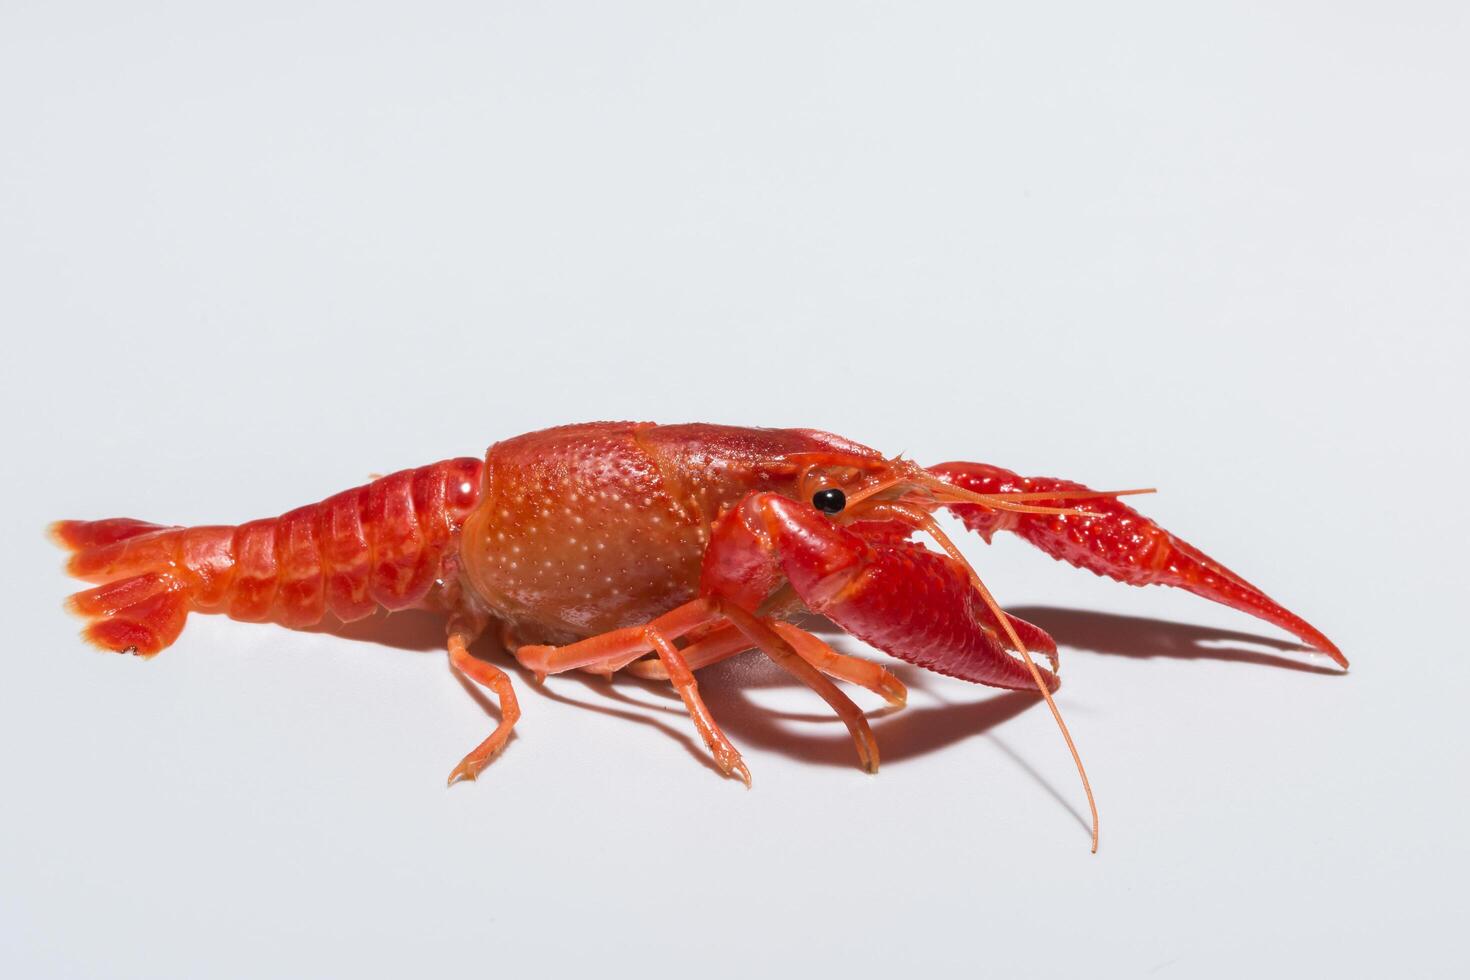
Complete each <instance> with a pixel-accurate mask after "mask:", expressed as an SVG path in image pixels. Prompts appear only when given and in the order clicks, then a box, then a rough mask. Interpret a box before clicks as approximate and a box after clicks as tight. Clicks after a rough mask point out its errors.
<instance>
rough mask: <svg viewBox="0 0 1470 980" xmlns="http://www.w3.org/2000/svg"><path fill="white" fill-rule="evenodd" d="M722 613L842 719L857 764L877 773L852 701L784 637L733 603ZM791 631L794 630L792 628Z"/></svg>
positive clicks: (869, 733) (868, 733)
mask: <svg viewBox="0 0 1470 980" xmlns="http://www.w3.org/2000/svg"><path fill="white" fill-rule="evenodd" d="M722 611H723V612H724V614H725V615H726V616H727V617H729V619H730V621H731V622H732V623H734V624H735V626H736V628H737V629H739V630H740V632H742V633H744V634H745V635H746V637H747V638H749V639H750V641H751V642H752V643H754V644H755V645H756V646H758V647H760V648H761V650H762V651H763V652H764V653H765V654H766V656H768V657H770V658H771V659H772V660H774V661H775V662H776V663H777V664H778V665H779V666H781V667H782V668H784V669H785V670H786V671H787V672H788V673H790V674H791V675H792V676H793V677H795V678H796V679H797V680H799V681H801V682H802V683H803V684H805V685H806V686H807V687H809V688H811V689H812V690H813V691H816V692H817V693H818V694H819V695H821V697H822V700H823V701H826V702H827V704H829V705H831V707H832V710H833V711H835V712H837V717H839V718H841V719H842V722H843V724H845V725H846V726H847V730H848V731H849V732H851V733H852V740H853V744H855V745H856V746H857V753H858V763H859V764H860V765H861V766H862V767H863V768H864V769H865V770H867V771H868V772H877V771H878V742H877V740H876V739H874V738H873V730H872V729H871V728H869V727H868V719H867V718H866V717H864V716H863V713H862V710H861V709H859V708H858V706H857V705H855V704H853V703H852V699H851V698H849V697H848V696H847V695H846V694H843V693H842V692H841V691H839V690H838V689H837V686H836V685H835V684H833V683H832V682H831V681H829V680H827V678H825V677H823V676H822V673H821V671H819V670H817V668H815V667H813V666H812V665H811V664H809V663H807V662H806V660H804V659H803V658H802V657H801V655H800V654H798V653H797V652H796V650H794V649H793V648H792V646H791V644H790V643H789V642H788V641H787V640H786V639H785V638H784V637H782V636H781V635H780V634H779V633H777V632H776V631H775V630H773V629H772V628H771V627H770V626H767V625H766V624H765V622H763V621H762V620H760V619H757V618H756V617H755V616H752V615H751V614H750V613H748V612H746V611H745V610H743V609H741V608H739V607H738V606H735V605H734V604H733V603H732V604H730V605H728V606H727V607H726V608H724V609H723V610H722ZM792 628H793V629H795V627H792ZM813 639H815V637H813ZM818 642H820V641H818Z"/></svg>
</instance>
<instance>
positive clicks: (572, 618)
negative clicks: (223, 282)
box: [51, 422, 1347, 850]
mask: <svg viewBox="0 0 1470 980" xmlns="http://www.w3.org/2000/svg"><path fill="white" fill-rule="evenodd" d="M1141 492H1147V491H1141V490H1125V491H1094V490H1090V489H1088V488H1087V487H1084V486H1082V485H1081V484H1078V483H1072V482H1069V481H1066V480H1056V479H1049V478H1038V477H1021V476H1018V475H1016V474H1015V473H1012V472H1010V471H1009V470H1004V469H1001V468H999V467H996V466H989V465H985V464H982V463H966V462H953V463H941V464H939V465H937V466H928V467H925V466H920V465H918V464H917V463H914V462H911V461H908V460H905V459H901V458H888V457H885V456H883V455H882V454H880V453H878V452H875V451H874V450H872V449H869V448H867V447H866V446H862V445H859V444H858V443H855V442H850V441H848V440H847V439H843V438H841V437H838V436H835V435H831V434H829V433H825V432H818V431H815V430H811V429H753V428H736V427H730V426H720V425H702V424H692V425H653V424H646V423H625V422H598V423H591V424H586V425H569V426H562V427H560V428H554V429H547V430H545V431H542V432H533V433H530V434H527V435H522V436H517V437H516V438H513V439H507V440H505V441H503V442H499V443H496V444H495V445H493V446H491V447H490V449H489V450H488V451H487V453H486V454H485V457H484V459H483V460H480V459H475V458H461V459H451V460H445V461H443V462H439V463H434V464H432V465H429V466H424V467H420V468H417V469H411V470H404V471H402V472H398V473H394V474H392V475H390V476H385V477H382V478H380V479H377V480H374V481H372V482H370V483H368V484H366V485H364V486H360V487H357V488H355V489H352V490H347V491H344V492H342V493H339V494H337V495H336V496H333V497H329V498H327V499H326V500H323V501H322V502H320V503H316V504H311V505H309V506H306V507H302V508H299V509H297V510H293V511H290V512H289V513H286V514H282V515H281V516H279V517H272V518H267V519H264V520H257V521H251V522H248V523H245V524H240V525H236V526H208V527H167V526H162V525H158V524H149V523H145V522H143V521H137V520H132V519H129V518H114V519H110V520H100V521H61V522H58V523H56V524H54V525H52V529H51V530H52V534H53V536H54V537H55V539H56V540H57V541H58V542H59V543H60V544H61V545H62V546H64V547H65V548H67V549H69V550H70V551H71V552H72V554H71V558H70V561H69V563H68V566H67V567H68V570H69V571H70V572H71V574H72V575H75V576H77V577H79V578H82V579H85V580H87V581H89V582H92V583H96V587H95V588H92V589H89V590H87V591H83V592H78V593H76V594H75V595H73V596H71V598H70V599H69V600H68V607H69V608H70V609H71V610H72V611H73V612H75V613H78V614H80V615H81V616H83V617H85V618H86V619H87V620H88V625H87V627H86V629H85V631H84V634H83V635H84V636H85V637H86V639H87V640H89V641H90V642H92V643H93V644H95V645H96V646H99V647H101V648H103V649H105V650H112V651H119V652H130V653H136V654H140V655H143V656H152V655H153V654H156V653H158V652H159V651H160V650H162V649H163V648H164V647H167V646H168V645H170V644H171V643H173V642H174V640H176V639H177V638H178V636H179V633H180V631H181V630H182V629H183V627H184V621H185V620H186V619H187V617H188V615H189V614H190V613H191V612H200V613H223V614H225V615H226V616H229V617H230V618H232V619H236V620H242V621H245V622H263V621H272V622H276V623H280V624H283V625H286V626H292V627H305V626H310V625H313V624H316V623H319V622H321V621H322V620H324V619H325V618H327V617H335V618H336V619H337V620H340V621H343V622H347V621H351V620H356V619H361V618H363V617H365V616H368V615H371V614H372V613H374V612H375V611H376V610H378V609H380V608H383V609H388V610H399V609H407V608H428V609H432V610H438V611H442V612H443V613H444V614H445V615H446V617H447V647H448V652H449V660H450V663H451V664H452V665H453V666H454V668H455V669H457V670H459V671H461V672H462V673H463V674H464V675H466V676H468V677H469V678H471V679H473V680H474V681H475V682H477V683H479V684H480V685H482V686H484V687H485V688H487V689H489V690H490V691H491V692H492V693H493V694H494V695H495V696H496V697H497V699H498V701H499V706H500V721H499V724H498V726H497V727H496V729H495V731H494V732H492V733H491V735H490V736H489V737H488V738H486V739H485V740H484V741H483V742H482V743H481V744H480V745H479V746H478V747H476V748H475V749H474V750H473V751H471V752H470V753H469V754H468V755H467V756H465V758H464V759H463V761H461V762H460V763H459V765H458V766H456V767H455V768H454V771H453V772H452V773H451V774H450V777H449V782H450V783H451V784H452V783H455V782H457V781H459V780H463V779H474V778H475V777H476V776H478V775H479V773H480V772H481V770H483V769H484V768H485V766H486V764H487V763H489V762H490V760H491V759H492V758H494V757H495V756H496V754H497V753H499V752H500V751H501V750H502V749H503V748H504V747H505V745H506V743H507V741H508V740H509V738H510V735H511V732H512V730H513V728H514V726H515V724H516V722H517V720H518V719H519V717H520V707H519V705H518V703H517V701H516V695H515V691H514V689H513V687H512V685H511V681H510V677H509V676H508V675H507V674H506V673H505V672H504V671H503V670H501V669H500V668H499V667H497V666H495V665H494V664H492V663H490V662H488V661H486V660H483V659H480V658H478V657H475V656H472V655H471V654H470V652H469V648H470V645H471V643H472V642H474V640H475V639H476V638H477V637H479V636H480V635H481V634H482V633H484V632H485V631H486V630H488V629H491V628H492V627H494V628H495V629H497V630H498V631H499V635H500V638H501V640H502V641H503V642H504V645H505V647H506V649H507V650H508V651H510V652H511V653H512V654H513V655H514V657H515V658H516V660H518V661H519V662H520V663H521V664H522V665H523V666H524V667H526V668H528V669H529V670H530V671H532V672H533V673H534V674H535V675H536V677H537V678H538V680H541V679H544V678H545V676H546V675H548V674H556V673H561V672H563V671H569V670H586V671H592V672H597V673H602V674H612V673H614V672H616V671H622V670H627V671H629V672H631V673H633V674H636V675H638V676H641V677H644V678H650V679H655V680H660V681H667V682H668V683H670V684H672V686H673V688H674V689H675V690H676V691H677V692H678V694H679V697H680V698H681V699H682V700H683V703H684V705H685V707H686V708H687V709H688V712H689V716H690V718H691V720H692V721H693V724H694V726H695V728H696V729H697V730H698V731H699V734H700V736H701V737H702V738H703V740H704V742H705V744H706V745H707V746H708V747H709V749H710V752H711V753H712V754H713V756H714V759H715V761H716V763H717V764H718V766H719V768H720V769H721V770H722V771H723V772H724V773H725V774H726V775H728V776H733V777H736V778H739V779H741V780H743V781H744V782H745V783H746V784H747V785H748V784H749V782H750V773H749V770H748V769H747V768H746V765H745V763H744V761H743V760H742V759H741V756H740V753H739V752H738V751H737V750H736V748H735V747H734V746H733V745H732V744H731V743H730V741H729V739H727V738H726V737H725V735H724V733H723V732H722V731H721V730H720V726H719V725H718V723H717V722H716V721H715V719H714V718H713V717H712V716H711V714H710V712H709V710H708V709H707V708H706V707H705V704H704V701H703V700H702V698H701V696H700V692H699V685H698V683H697V682H696V680H695V671H697V670H698V669H699V668H701V667H704V666H707V665H709V664H712V663H714V662H716V661H718V660H722V659H724V658H727V657H731V656H734V655H735V654H738V653H741V652H744V651H747V650H751V649H756V650H759V651H761V652H762V653H763V654H765V655H766V656H768V657H770V658H771V659H772V660H773V661H775V662H776V663H777V664H779V665H780V666H781V667H782V668H783V669H785V670H786V671H789V672H790V673H791V674H792V675H793V676H794V677H796V678H797V679H798V680H800V681H801V682H802V683H803V684H805V685H806V686H808V687H810V688H811V689H812V690H813V691H815V692H816V693H817V694H818V695H819V696H821V698H822V699H823V700H825V701H826V702H827V704H829V705H830V706H831V708H832V710H833V711H835V712H836V714H837V715H838V717H840V718H841V719H842V721H843V722H844V723H845V724H846V725H847V728H848V729H849V731H850V732H851V734H852V737H853V740H854V742H855V743H856V746H857V754H858V758H859V761H860V763H861V765H862V767H863V768H865V769H867V770H869V771H876V770H877V768H878V746H877V744H876V742H875V741H874V738H873V733H872V731H871V729H870V728H869V726H868V722H867V720H866V718H865V717H864V714H863V712H862V711H861V710H859V709H858V707H857V705H855V704H854V703H853V702H852V700H851V699H849V698H848V696H847V695H846V694H844V693H843V692H842V691H841V690H840V689H839V688H838V687H837V686H836V685H835V684H834V683H833V680H834V679H835V680H839V681H843V682H845V683H850V684H855V685H857V686H860V687H863V688H866V689H868V690H870V691H873V692H874V693H876V694H878V695H879V696H881V697H882V698H884V699H885V700H886V701H887V702H889V703H890V704H892V705H902V704H903V703H904V701H905V699H906V696H907V692H906V690H905V688H904V685H903V683H902V682H900V681H899V679H898V678H897V677H895V676H894V675H893V674H892V673H891V672H889V671H888V670H886V669H885V668H884V667H883V666H881V665H880V664H876V663H872V662H869V661H866V660H862V659H859V658H856V657H853V656H849V655H847V654H844V653H840V652H838V651H837V650H834V649H833V648H832V647H831V646H830V645H828V644H827V643H826V642H825V641H824V640H822V639H821V638H820V637H818V636H816V635H814V634H813V633H811V632H809V631H808V630H806V629H804V628H802V627H801V626H799V625H797V621H798V620H799V619H800V617H802V616H803V615H805V614H808V613H817V614H820V615H821V616H825V617H826V618H827V619H829V620H830V621H831V622H832V623H834V624H836V625H837V626H838V627H840V628H841V629H843V630H845V631H846V632H848V633H850V634H851V635H852V636H854V637H856V638H858V639H859V640H861V641H863V642H864V643H867V644H869V645H871V646H873V647H875V648H876V649H878V650H881V651H883V652H884V653H886V654H889V655H890V656H893V657H896V658H898V659H900V660H904V661H907V662H909V663H912V664H916V665H918V666H920V667H923V668H927V669H929V670H933V671H938V672H939V673H941V674H947V675H949V676H952V677H957V678H960V679H962V680H966V681H972V682H975V683H978V684H988V685H991V686H994V687H1004V688H1029V687H1035V688H1036V689H1037V690H1038V691H1039V692H1040V693H1041V695H1042V696H1043V697H1044V698H1045V699H1046V702H1047V704H1048V705H1049V707H1050V708H1051V711H1052V713H1053V714H1054V716H1055V717H1056V720H1057V723H1058V724H1059V725H1060V726H1061V730H1062V733H1063V736H1064V737H1065V738H1066V741H1067V745H1068V748H1069V749H1070V750H1071V752H1072V756H1073V759H1074V761H1075V762H1076V764H1077V768H1078V772H1079V774H1081V777H1082V781H1083V785H1084V788H1085V789H1086V791H1087V797H1088V802H1089V805H1090V806H1091V808H1092V819H1093V837H1092V846H1093V849H1094V850H1096V848H1097V808H1096V806H1095V804H1093V801H1092V791H1091V788H1090V787H1088V786H1087V777H1086V774H1085V771H1084V770H1083V769H1082V763H1081V760H1080V758H1079V757H1078V755H1077V750H1076V748H1075V746H1073V744H1072V739H1071V736H1070V735H1069V734H1067V729H1066V726H1065V724H1064V723H1063V722H1062V719H1061V715H1060V713H1058V712H1057V708H1056V704H1055V702H1054V701H1053V700H1052V692H1053V691H1054V690H1055V689H1056V687H1057V684H1058V680H1057V674H1056V669H1057V647H1056V643H1055V642H1054V641H1053V640H1052V638H1051V637H1050V636H1048V635H1047V634H1046V632H1044V631H1043V630H1042V629H1040V628H1039V627H1037V626H1034V625H1032V624H1030V623H1028V622H1026V621H1024V620H1022V619H1018V618H1016V617H1014V616H1010V615H1008V614H1007V613H1006V612H1004V611H1003V610H1002V609H1001V607H1000V606H999V604H997V603H996V601H995V599H994V598H993V597H992V596H991V594H990V592H989V590H988V589H987V588H986V586H985V584H984V583H983V582H982V581H981V579H980V577H979V575H977V574H976V572H975V570H974V568H973V567H972V566H971V565H970V563H969V562H968V561H966V559H965V557H964V555H963V554H962V553H961V552H960V551H959V549H958V548H956V547H955V545H954V544H953V542H952V541H951V540H950V539H949V537H948V536H947V535H946V534H945V533H944V531H943V530H942V529H941V527H940V526H939V525H938V524H937V523H936V521H935V519H934V513H935V511H936V510H938V509H940V508H944V509H947V510H948V511H950V512H951V513H952V514H953V515H955V516H956V517H958V518H959V520H960V521H961V522H963V523H964V525H965V526H966V527H968V528H969V529H970V530H972V531H977V532H979V533H980V534H981V535H982V536H983V537H984V538H985V539H986V540H987V541H989V540H990V538H991V536H992V535H993V534H995V533H996V532H998V531H1011V532H1013V533H1015V534H1018V535H1020V536H1021V537H1023V538H1025V539H1026V540H1027V541H1029V542H1031V543H1032V544H1033V545H1035V546H1036V547H1038V548H1040V549H1041V550H1043V551H1045V552H1046V553H1048V554H1050V555H1052V556H1053V557H1054V558H1059V559H1062V560H1064V561H1067V562H1070V563H1071V564H1073V565H1076V566H1079V567H1081V568H1086V569H1089V570H1091V571H1093V572H1095V573H1097V574H1099V575H1106V576H1109V577H1111V578H1114V579H1117V580H1118V581H1121V582H1126V583H1128V584H1130V585H1170V586H1176V587H1178V588H1182V589H1187V590H1189V591H1190V592H1193V593H1195V594H1196V595H1200V596H1203V597H1205V598H1207V599H1212V600H1214V601H1216V602H1220V603H1224V604H1225V605H1227V606H1231V607H1233V608H1235V609H1239V610H1241V611H1243V612H1247V613H1250V614H1252V615H1254V616H1258V617H1260V618H1261V619H1263V620H1266V621H1267V622H1270V623H1273V624H1275V625H1276V626H1279V627H1281V628H1283V629H1285V630H1288V631H1289V632H1291V633H1293V634H1295V635H1296V636H1297V637H1298V638H1299V639H1301V640H1302V641H1303V642H1304V643H1306V644H1307V645H1308V646H1310V647H1313V648H1315V649H1317V650H1320V651H1323V652H1325V653H1327V654H1329V655H1330V656H1331V657H1332V658H1333V659H1334V660H1336V661H1337V663H1339V664H1340V665H1342V666H1344V667H1346V666H1347V661H1346V659H1345V658H1344V657H1343V655H1342V653H1341V652H1340V651H1339V650H1338V649H1337V647H1336V646H1334V645H1333V643H1332V642H1331V641H1330V640H1328V639H1327V637H1325V636H1324V635H1322V634H1321V633H1320V632H1318V631H1317V630H1316V629H1314V628H1313V627H1312V626H1310V625H1308V624H1307V623H1306V622H1305V621H1304V620H1302V619H1300V618H1299V617H1297V616H1296V615H1294V614H1292V613H1291V612H1288V611H1287V610H1286V609H1285V608H1283V607H1282V606H1280V605H1278V604H1277V603H1276V602H1274V601H1273V600H1271V599H1270V598H1268V597H1267V596H1266V595H1265V593H1263V592H1262V591H1261V590H1260V589H1257V588H1256V587H1255V586H1253V585H1251V584H1250V583H1248V582H1246V581H1245V580H1244V579H1242V578H1241V577H1240V576H1239V575H1236V574H1235V573H1234V572H1232V571H1230V570H1229V569H1227V568H1225V567H1224V566H1222V565H1220V564H1219V563H1218V562H1216V561H1214V560H1212V559H1211V558H1209V557H1208V556H1207V555H1205V554H1204V553H1203V552H1201V551H1199V550H1198V549H1196V548H1194V547H1192V546H1191V545H1189V544H1187V543H1185V542H1184V541H1182V540H1180V539H1179V538H1177V537H1175V536H1174V535H1172V534H1170V533H1169V532H1168V531H1165V530H1164V529H1163V528H1161V527H1159V526H1158V525H1157V524H1155V523H1154V522H1153V521H1151V520H1149V519H1148V518H1147V517H1144V516H1143V515H1141V514H1140V513H1138V512H1137V511H1136V510H1134V509H1132V508H1131V507H1129V506H1128V505H1127V504H1125V503H1123V502H1122V501H1121V500H1120V499H1119V498H1121V497H1123V496H1125V495H1127V494H1132V493H1141ZM915 535H924V536H927V537H928V538H929V539H930V540H931V541H932V542H933V543H934V545H936V546H937V548H938V550H934V549H931V548H928V547H924V546H922V545H921V544H918V543H915V542H914V540H913V538H914V537H915ZM1033 655H1035V656H1037V657H1040V658H1041V659H1042V660H1044V661H1045V662H1046V663H1045V664H1044V665H1043V664H1039V663H1037V662H1036V661H1035V660H1034V659H1033Z"/></svg>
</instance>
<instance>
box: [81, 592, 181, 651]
mask: <svg viewBox="0 0 1470 980" xmlns="http://www.w3.org/2000/svg"><path fill="white" fill-rule="evenodd" d="M66 607H67V609H68V610H69V611H71V612H73V613H76V614H77V615H79V616H82V617H83V618H85V619H87V620H89V621H90V622H89V623H88V625H87V628H86V629H84V630H82V636H83V638H84V639H86V641H87V642H88V643H91V644H92V645H93V646H95V647H98V648H100V649H102V650H106V651H110V652H114V653H133V654H138V655H139V656H143V657H151V656H153V655H154V654H155V653H158V652H159V651H160V650H162V649H163V648H164V647H167V646H168V645H169V644H171V643H173V642H174V640H176V639H178V637H179V634H180V633H181V632H183V629H184V620H185V619H187V618H188V616H189V595H188V592H187V591H186V590H185V588H184V586H183V583H181V582H180V581H179V580H178V579H177V578H175V577H174V576H173V575H170V574H168V573H167V572H149V573H147V574H144V575H135V576H132V577H131V578H125V579H119V580H118V581H115V582H109V583H107V584H106V585H99V586H98V587H97V588H95V589H87V590H86V591H83V592H78V593H76V594H75V595H73V596H71V597H70V598H69V599H67V601H66Z"/></svg>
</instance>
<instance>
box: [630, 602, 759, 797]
mask: <svg viewBox="0 0 1470 980" xmlns="http://www.w3.org/2000/svg"><path fill="white" fill-rule="evenodd" d="M646 636H647V638H648V642H649V643H650V644H651V645H652V646H653V649H654V651H655V652H656V653H657V654H658V658H659V660H661V661H662V662H663V665H664V669H665V670H667V671H668V672H669V681H670V682H671V683H672V684H673V685H674V690H676V691H678V692H679V697H681V698H683V700H684V707H685V708H687V709H688V711H689V717H690V718H691V719H693V721H694V727H695V728H697V729H698V730H699V736H700V738H702V739H704V744H705V745H707V746H709V750H710V753H711V754H712V755H714V757H715V763H716V764H717V765H718V766H719V767H720V771H721V772H723V773H724V774H725V775H727V776H729V775H731V774H732V773H733V774H734V775H735V776H736V777H737V778H738V779H740V780H741V781H742V782H744V783H745V785H746V786H747V787H748V786H750V770H749V769H747V768H746V767H745V763H744V762H743V761H742V760H741V758H740V753H739V752H738V751H737V750H736V749H735V746H733V745H731V744H730V740H729V739H728V738H726V737H725V733H724V732H722V731H720V726H719V725H717V724H715V720H714V718H712V717H711V716H710V713H709V709H708V708H707V707H705V705H704V699H703V698H701V697H700V696H699V685H698V684H696V683H695V682H694V672H693V671H692V670H690V669H689V665H688V664H687V663H685V662H684V657H683V655H682V654H681V653H680V652H679V650H678V649H677V648H676V647H675V646H674V644H673V643H671V642H669V639H668V638H667V637H665V636H664V635H663V634H662V633H660V632H659V631H658V630H656V629H653V628H652V627H649V628H648V630H647V633H646Z"/></svg>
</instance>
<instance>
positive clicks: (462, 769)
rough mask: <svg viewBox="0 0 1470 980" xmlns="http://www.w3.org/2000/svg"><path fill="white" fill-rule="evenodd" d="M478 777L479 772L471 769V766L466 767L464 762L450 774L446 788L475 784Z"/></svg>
mask: <svg viewBox="0 0 1470 980" xmlns="http://www.w3.org/2000/svg"><path fill="white" fill-rule="evenodd" d="M477 776H479V772H478V771H476V770H475V769H472V768H470V767H469V766H466V765H465V764H464V763H463V762H461V763H460V764H459V765H457V766H455V767H454V771H453V772H451V773H450V774H449V780H448V782H446V783H445V784H444V785H445V786H446V787H449V786H453V785H454V784H455V783H473V782H474V781H475V778H476V777H477Z"/></svg>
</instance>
